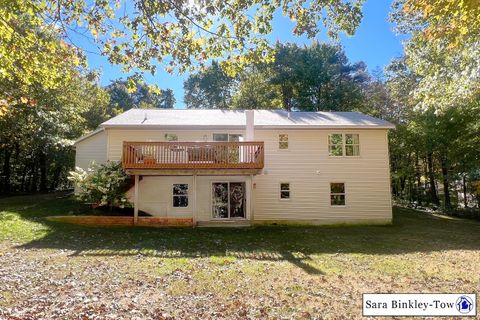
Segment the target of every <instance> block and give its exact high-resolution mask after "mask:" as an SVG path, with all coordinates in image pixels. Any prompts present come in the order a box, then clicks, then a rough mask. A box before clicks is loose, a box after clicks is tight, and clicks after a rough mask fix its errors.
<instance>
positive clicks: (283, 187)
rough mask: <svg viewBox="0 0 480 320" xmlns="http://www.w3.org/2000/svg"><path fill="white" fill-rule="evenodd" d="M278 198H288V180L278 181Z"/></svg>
mask: <svg viewBox="0 0 480 320" xmlns="http://www.w3.org/2000/svg"><path fill="white" fill-rule="evenodd" d="M280 199H281V200H288V199H290V183H289V182H281V183H280Z"/></svg>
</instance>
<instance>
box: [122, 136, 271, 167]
mask: <svg viewBox="0 0 480 320" xmlns="http://www.w3.org/2000/svg"><path fill="white" fill-rule="evenodd" d="M122 165H123V168H124V169H126V170H128V169H184V170H191V169H262V168H263V166H264V145H263V142H259V141H242V142H177V141H174V142H136V141H124V142H123V156H122Z"/></svg>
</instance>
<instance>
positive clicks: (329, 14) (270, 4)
mask: <svg viewBox="0 0 480 320" xmlns="http://www.w3.org/2000/svg"><path fill="white" fill-rule="evenodd" d="M362 3H363V0H349V1H343V0H330V1H328V2H324V1H319V0H313V1H311V2H310V3H308V4H306V3H305V2H304V1H300V0H285V1H280V2H279V1H251V2H244V1H213V0H206V1H194V2H192V1H186V0H181V1H173V0H168V1H161V2H159V1H156V0H136V1H133V2H121V1H115V2H110V1H95V2H93V3H92V2H86V1H72V0H60V1H53V0H47V1H40V0H26V1H23V0H2V1H1V5H0V59H1V60H0V77H1V78H0V80H2V79H4V78H5V79H9V80H14V79H16V80H17V81H24V82H25V85H29V84H30V83H34V82H35V83H39V84H40V85H41V86H43V87H49V88H53V87H55V86H56V85H58V84H60V83H61V82H62V81H63V80H64V79H65V75H64V72H63V71H64V65H70V64H72V65H77V66H78V65H80V64H81V63H82V62H84V61H85V60H84V57H83V56H82V53H83V49H85V48H80V47H79V46H78V44H77V43H76V41H74V39H75V37H74V36H73V35H77V34H78V35H80V36H81V37H82V38H85V37H87V38H90V39H89V40H91V41H93V42H94V43H95V44H96V46H97V47H98V50H97V51H98V53H101V54H102V55H105V56H107V57H108V59H109V61H110V62H111V63H113V64H121V65H123V66H124V71H125V72H136V73H137V72H142V71H149V72H151V73H152V74H154V73H155V72H156V68H157V64H156V63H155V62H158V63H160V64H163V65H164V67H165V69H166V70H167V71H168V72H173V71H174V70H175V69H177V70H178V71H180V72H183V71H186V70H191V69H192V68H193V67H194V66H197V65H199V66H202V65H204V64H205V62H207V61H209V60H210V59H220V58H221V59H224V66H225V68H227V69H228V70H229V71H231V72H233V71H234V70H236V69H239V68H242V66H245V65H248V64H250V63H252V62H254V61H258V60H268V59H269V58H271V56H272V51H271V48H270V46H269V44H268V41H267V38H266V37H267V35H268V34H269V33H270V32H271V31H272V19H273V16H274V13H275V12H277V11H281V12H282V13H283V14H284V15H285V16H287V17H289V18H290V19H291V20H292V21H293V22H294V24H295V28H294V29H293V33H294V34H295V35H298V36H300V35H306V36H307V37H309V38H314V37H315V36H316V35H317V34H318V33H319V31H320V29H319V25H322V24H323V26H324V27H325V28H326V29H327V31H328V34H329V35H330V36H331V37H332V38H334V39H335V38H337V36H338V33H339V32H345V33H347V34H349V35H351V34H353V33H354V31H355V29H356V27H357V26H358V24H359V23H360V20H361V17H362V13H361V6H362ZM32 62H33V63H32ZM136 76H138V74H134V75H133V77H134V78H135V77H136ZM129 88H131V89H132V90H133V89H134V86H133V85H130V84H129ZM7 98H8V97H5V96H4V97H2V98H1V100H5V101H3V102H2V103H3V106H5V105H6V104H11V103H12V100H13V99H7Z"/></svg>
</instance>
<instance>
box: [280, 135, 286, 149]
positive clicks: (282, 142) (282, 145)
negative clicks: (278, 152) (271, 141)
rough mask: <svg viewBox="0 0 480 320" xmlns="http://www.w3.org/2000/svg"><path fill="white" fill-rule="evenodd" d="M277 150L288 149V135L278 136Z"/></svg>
mask: <svg viewBox="0 0 480 320" xmlns="http://www.w3.org/2000/svg"><path fill="white" fill-rule="evenodd" d="M278 149H282V150H285V149H288V134H279V135H278Z"/></svg>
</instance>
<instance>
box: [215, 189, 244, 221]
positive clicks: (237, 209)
mask: <svg viewBox="0 0 480 320" xmlns="http://www.w3.org/2000/svg"><path fill="white" fill-rule="evenodd" d="M212 211H213V212H212V214H213V218H215V219H236V218H237V219H238V218H240V219H242V218H243V219H244V218H245V217H246V214H245V212H246V190H245V182H213V183H212Z"/></svg>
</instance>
